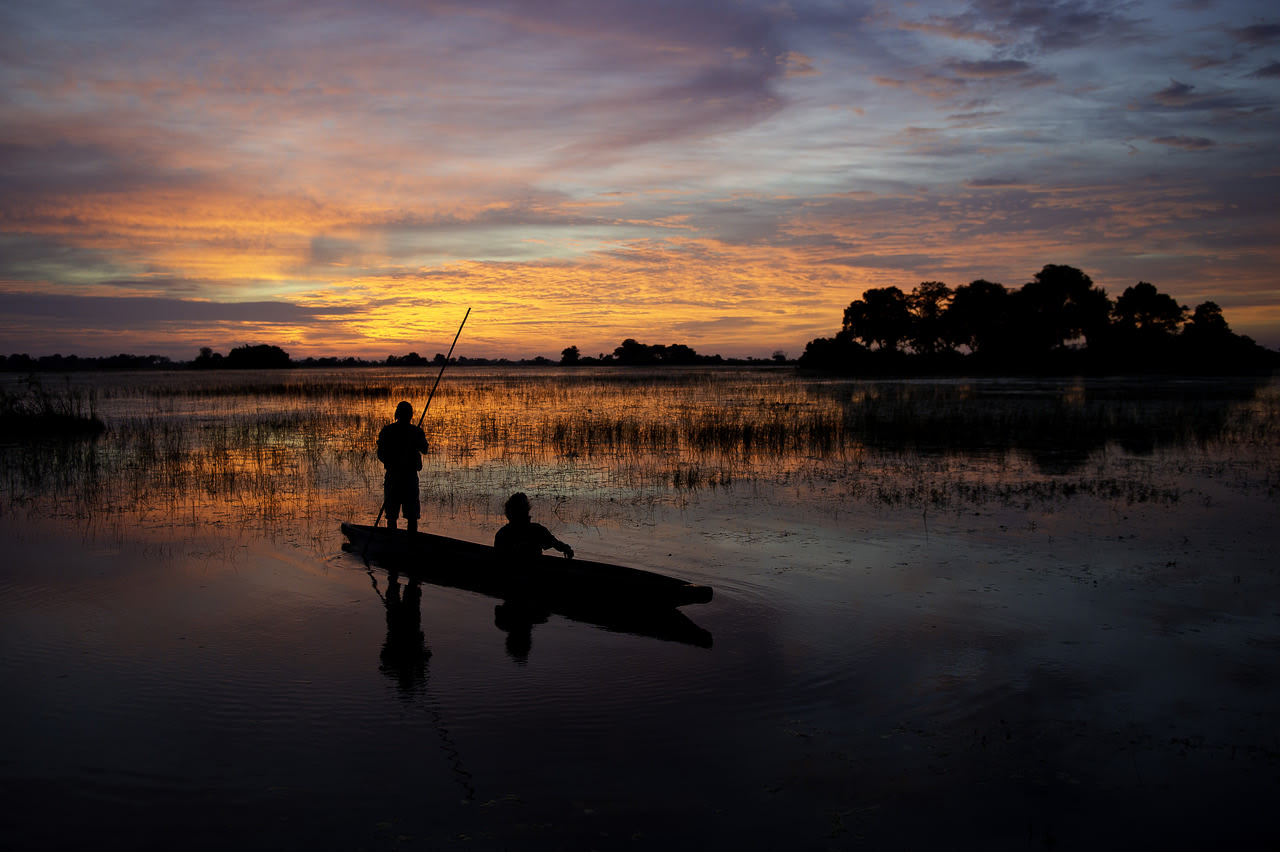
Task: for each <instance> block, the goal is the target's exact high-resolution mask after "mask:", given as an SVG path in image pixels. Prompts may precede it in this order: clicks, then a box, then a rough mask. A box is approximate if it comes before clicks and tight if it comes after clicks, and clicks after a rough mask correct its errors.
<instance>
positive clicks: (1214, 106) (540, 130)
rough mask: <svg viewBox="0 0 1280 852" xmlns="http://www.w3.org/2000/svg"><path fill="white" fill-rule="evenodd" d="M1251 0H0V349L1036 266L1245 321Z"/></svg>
mask: <svg viewBox="0 0 1280 852" xmlns="http://www.w3.org/2000/svg"><path fill="white" fill-rule="evenodd" d="M1277 106H1280V13H1278V12H1276V11H1275V8H1274V6H1273V5H1272V4H1271V3H1264V2H1253V0H1225V1H1224V2H1215V0H1188V2H1145V0H1139V1H1138V2H1115V0H1104V2H1049V0H977V2H916V3H912V2H886V3H881V2H858V0H852V2H836V0H791V2H785V1H784V2H753V0H680V2H668V1H667V0H635V2H630V0H540V2H519V0H457V2H454V0H421V1H419V0H182V2H176V0H91V1H90V2H80V0H4V2H3V3H2V4H0V353H4V354H9V353H28V354H31V355H47V354H55V353H57V354H63V355H71V354H76V355H80V356H103V355H112V354H119V353H128V354H136V355H144V354H157V355H164V356H168V357H170V358H174V359H176V360H190V359H191V358H194V357H195V356H196V355H197V354H198V352H199V349H200V348H201V347H204V346H208V347H211V348H213V349H214V350H215V351H220V352H226V351H229V350H230V349H231V348H233V347H236V346H240V345H246V344H252V345H256V344H264V343H265V344H271V345H277V346H280V347H282V348H284V349H286V350H287V351H288V352H289V353H290V354H291V355H292V356H293V357H294V358H304V357H308V356H314V357H324V356H343V357H345V356H349V355H350V356H357V357H361V358H372V359H382V358H385V357H386V356H387V355H392V354H396V355H403V354H406V353H408V352H418V353H420V354H422V355H424V356H426V357H431V356H432V355H434V354H436V353H439V352H444V351H446V350H447V349H448V346H449V343H450V342H451V341H452V339H453V336H454V333H455V332H456V331H457V328H458V324H459V323H460V322H461V320H462V317H463V315H464V313H465V312H466V311H467V309H468V308H470V309H471V311H472V313H471V315H470V318H469V319H468V322H467V326H466V329H465V332H464V334H463V336H462V338H461V339H460V340H459V342H458V348H457V349H456V350H455V354H457V355H466V356H470V357H510V358H529V357H535V356H539V355H541V356H546V357H550V358H553V359H558V358H559V356H560V353H561V351H562V350H563V349H564V348H566V347H568V346H577V347H578V348H579V350H580V351H581V352H582V354H584V355H595V354H598V353H603V352H612V351H613V349H614V348H615V347H616V346H618V344H619V343H621V341H622V340H624V339H626V338H635V339H637V340H639V341H640V342H642V343H647V344H675V343H681V344H685V345H688V346H691V347H693V348H694V349H696V350H697V351H698V352H700V353H703V354H721V355H725V356H734V357H742V356H756V357H770V356H771V355H772V354H773V353H774V352H778V351H781V352H784V353H786V354H787V355H789V356H791V357H796V356H798V355H799V354H801V353H802V352H803V350H804V346H805V344H806V343H807V342H808V341H809V340H812V339H813V338H816V337H829V336H832V335H834V334H835V333H836V332H837V331H838V330H839V328H840V324H841V319H842V314H843V310H844V308H845V307H846V306H847V305H848V304H849V303H850V302H851V301H853V300H854V299H857V298H859V297H860V296H861V294H862V293H863V291H864V290H866V289H867V288H870V287H887V286H897V287H900V288H901V289H903V290H904V291H906V292H910V290H911V289H912V288H914V287H915V286H917V285H918V284H919V283H921V282H923V281H943V282H945V283H947V284H949V285H951V286H952V287H955V286H958V285H960V284H965V283H968V282H970V281H972V280H975V279H978V278H985V279H988V280H992V281H998V282H1000V283H1003V284H1005V285H1006V286H1008V287H1010V288H1016V287H1019V286H1021V285H1022V284H1024V283H1026V282H1027V281H1029V280H1031V279H1032V277H1033V276H1034V274H1035V273H1036V272H1037V271H1039V270H1040V269H1041V268H1042V267H1043V266H1044V265H1046V264H1051V263H1053V264H1066V265H1070V266H1075V267H1078V268H1080V269H1082V270H1083V271H1084V272H1086V273H1087V274H1088V275H1090V276H1091V277H1092V278H1093V280H1094V282H1095V283H1097V284H1098V285H1099V286H1101V287H1102V288H1104V289H1105V290H1106V291H1107V292H1108V293H1109V294H1110V295H1111V297H1112V298H1115V297H1117V296H1119V295H1120V294H1121V293H1122V292H1123V291H1124V289H1125V288H1126V287H1129V286H1132V285H1133V284H1136V283H1137V282H1139V281H1148V282H1151V283H1152V284H1155V285H1156V287H1157V288H1158V289H1159V290H1160V291H1161V292H1163V293H1167V294H1169V295H1172V296H1173V297H1174V298H1176V299H1177V300H1178V301H1179V302H1180V303H1182V304H1185V305H1187V306H1188V307H1194V306H1195V305H1197V304H1199V303H1201V302H1204V301H1207V300H1212V301H1215V302H1217V303H1218V304H1219V305H1220V306H1221V307H1222V309H1223V313H1224V315H1225V317H1226V319H1227V321H1228V322H1229V323H1230V325H1231V328H1232V329H1233V330H1234V331H1236V332H1239V333H1243V334H1248V335H1250V336H1252V337H1254V338H1255V339H1256V340H1257V341H1258V342H1259V343H1262V344H1263V345H1266V346H1268V347H1271V348H1280V279H1278V276H1277V270H1278V269H1280V200H1278V199H1280V113H1278V112H1277Z"/></svg>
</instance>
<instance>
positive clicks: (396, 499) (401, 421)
mask: <svg viewBox="0 0 1280 852" xmlns="http://www.w3.org/2000/svg"><path fill="white" fill-rule="evenodd" d="M425 452H427V434H426V433H425V432H423V431H422V427H421V426H416V425H414V423H413V406H412V405H410V404H409V403H408V402H402V403H400V404H399V405H397V406H396V419H395V422H394V423H388V424H387V425H386V426H383V427H382V431H381V432H379V433H378V460H379V461H381V462H382V465H383V467H385V468H386V469H387V474H386V477H385V478H384V479H383V483H382V508H383V509H384V510H385V511H386V513H387V529H392V530H393V529H395V528H396V518H397V517H399V515H400V514H401V513H402V512H403V514H404V520H405V526H407V527H408V529H409V532H417V531H418V516H419V515H420V514H421V513H422V510H421V505H420V503H419V500H418V471H420V470H422V454H423V453H425Z"/></svg>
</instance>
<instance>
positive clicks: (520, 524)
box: [493, 493, 573, 563]
mask: <svg viewBox="0 0 1280 852" xmlns="http://www.w3.org/2000/svg"><path fill="white" fill-rule="evenodd" d="M503 511H504V512H505V513H506V515H507V524H506V526H504V527H503V528H502V529H500V530H498V532H497V534H496V535H494V537H493V549H494V550H496V551H498V553H500V554H502V555H503V556H506V557H508V558H511V559H513V560H515V561H518V562H521V563H530V562H536V561H537V559H538V557H539V556H541V555H542V551H544V550H549V549H551V548H553V547H554V548H555V549H556V550H558V551H560V552H561V553H563V554H564V555H565V556H566V557H567V558H569V559H572V558H573V548H572V547H570V546H569V545H567V544H565V543H564V542H563V541H561V540H560V539H558V538H556V537H555V536H554V535H552V534H551V530H549V529H547V528H546V527H544V526H543V525H542V524H535V523H534V522H533V520H532V519H531V518H530V516H529V498H528V497H527V496H525V494H523V493H517V494H512V495H511V496H510V497H509V498H508V499H507V504H506V506H505V507H504V509H503Z"/></svg>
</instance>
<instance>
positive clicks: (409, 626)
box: [370, 571, 431, 696]
mask: <svg viewBox="0 0 1280 852" xmlns="http://www.w3.org/2000/svg"><path fill="white" fill-rule="evenodd" d="M370 577H371V579H373V581H374V590H375V591H376V590H377V579H376V578H374V577H373V575H372V573H371V574H370ZM381 597H382V602H383V604H384V606H385V608H386V611H387V639H386V641H385V642H384V643H383V644H382V653H381V654H380V655H379V659H380V660H381V663H382V664H381V666H379V668H380V670H381V671H382V673H383V674H385V675H387V676H388V677H390V678H392V679H393V680H395V681H396V684H397V685H398V687H399V689H400V691H401V693H403V694H404V695H406V696H408V695H413V694H415V693H417V692H419V691H421V690H424V689H425V688H426V685H427V660H429V659H430V658H431V650H430V649H429V648H428V647H427V637H426V634H425V633H424V632H423V631H422V583H421V582H420V581H419V580H417V579H415V578H412V577H411V578H409V579H408V583H407V584H406V585H404V586H401V585H400V577H399V574H397V573H396V572H394V571H393V572H391V573H390V574H389V575H388V576H387V592H386V594H385V595H381Z"/></svg>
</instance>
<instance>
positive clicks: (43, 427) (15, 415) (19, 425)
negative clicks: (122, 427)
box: [0, 379, 106, 440]
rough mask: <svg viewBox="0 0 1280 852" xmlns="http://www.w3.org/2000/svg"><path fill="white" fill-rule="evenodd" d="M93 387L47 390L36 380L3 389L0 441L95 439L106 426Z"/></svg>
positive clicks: (68, 387) (0, 395)
mask: <svg viewBox="0 0 1280 852" xmlns="http://www.w3.org/2000/svg"><path fill="white" fill-rule="evenodd" d="M96 404H97V394H96V392H95V391H94V389H93V388H92V387H87V388H86V387H76V386H72V385H71V383H70V382H69V381H68V382H67V383H66V386H65V387H63V388H60V389H58V390H52V389H50V388H47V387H45V386H44V384H42V383H41V382H40V381H39V380H37V379H26V380H24V381H23V383H22V384H21V385H14V386H11V387H0V439H3V440H41V439H53V440H57V439H67V438H84V437H92V436H94V435H97V434H99V433H100V432H102V431H103V430H104V429H105V428H106V425H105V424H104V423H103V422H102V420H101V419H99V417H98V415H97V410H96Z"/></svg>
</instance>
